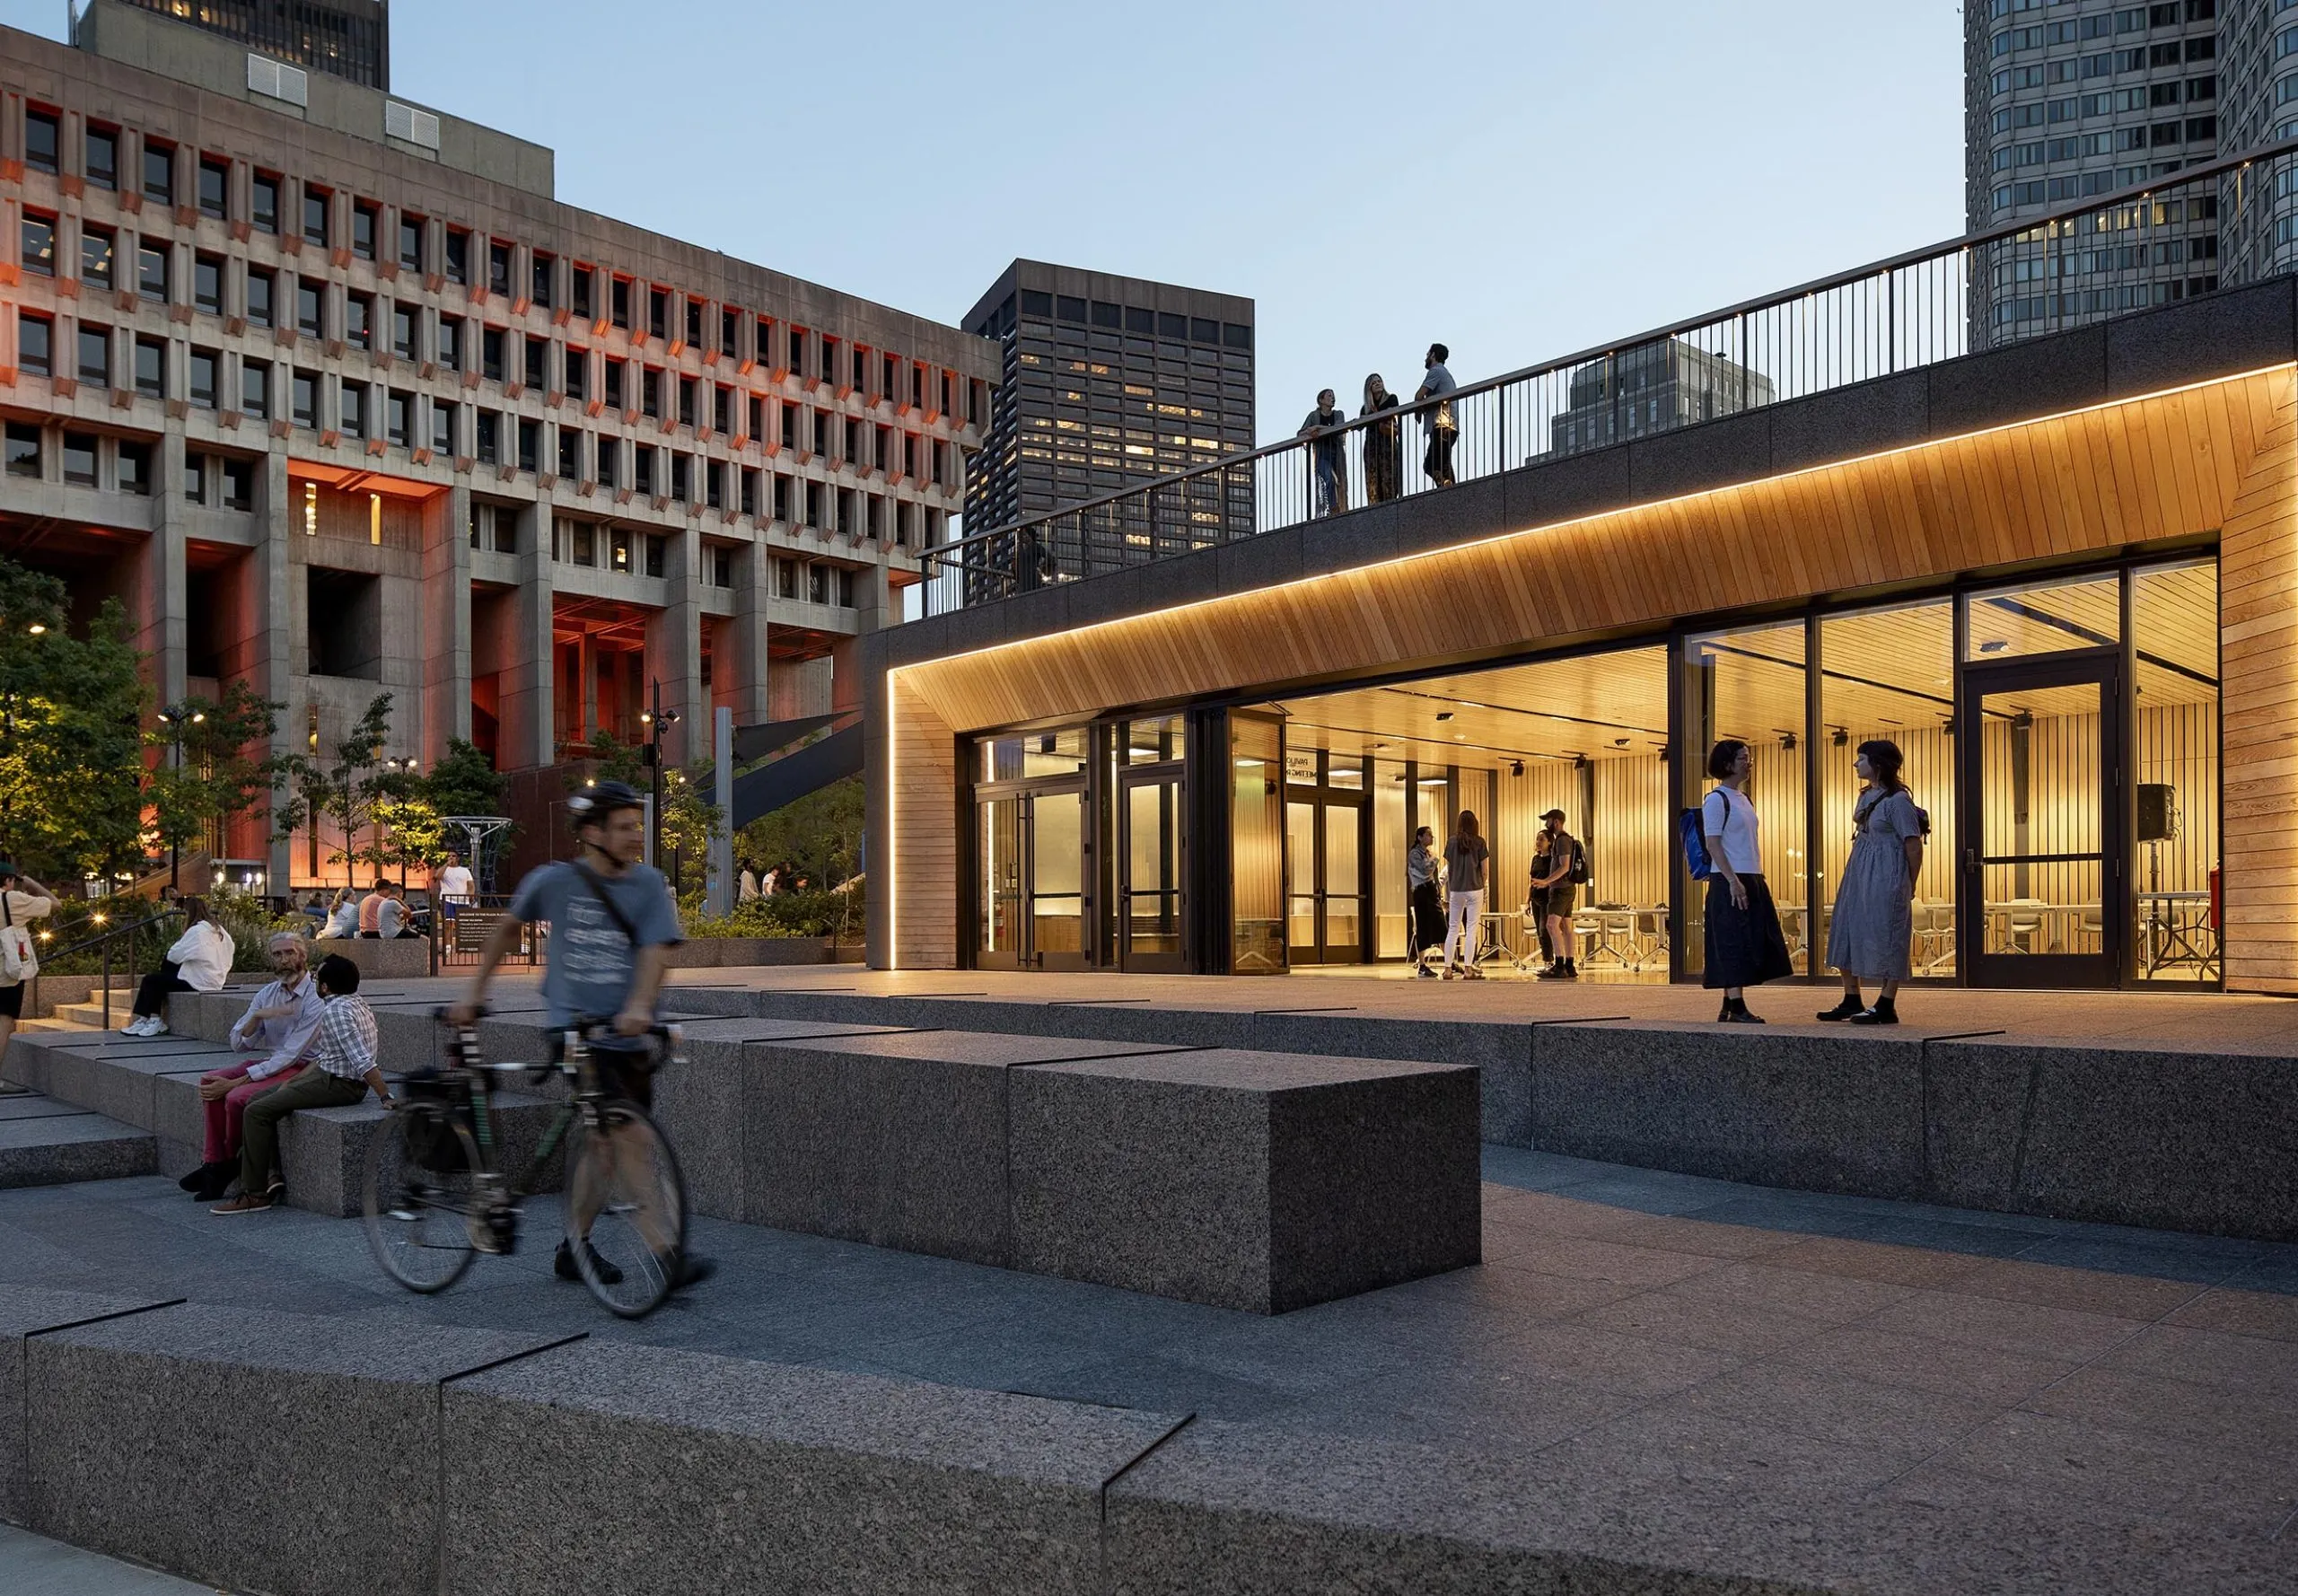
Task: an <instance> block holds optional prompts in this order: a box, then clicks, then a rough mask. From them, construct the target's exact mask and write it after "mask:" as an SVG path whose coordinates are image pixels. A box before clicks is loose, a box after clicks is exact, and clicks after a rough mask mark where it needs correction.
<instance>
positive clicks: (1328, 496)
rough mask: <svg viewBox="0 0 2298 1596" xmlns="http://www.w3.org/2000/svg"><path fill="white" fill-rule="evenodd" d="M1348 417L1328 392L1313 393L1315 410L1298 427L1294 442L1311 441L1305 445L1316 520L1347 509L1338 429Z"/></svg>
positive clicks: (1343, 457) (1345, 469)
mask: <svg viewBox="0 0 2298 1596" xmlns="http://www.w3.org/2000/svg"><path fill="white" fill-rule="evenodd" d="M1347 419H1348V417H1346V415H1345V414H1343V413H1342V411H1341V408H1340V406H1339V405H1338V403H1337V402H1336V401H1335V400H1334V398H1333V391H1332V390H1331V389H1329V388H1325V389H1320V390H1318V392H1317V408H1315V409H1313V410H1311V411H1310V412H1309V416H1308V419H1307V420H1305V421H1303V422H1302V423H1301V430H1300V431H1299V432H1297V433H1294V434H1293V435H1294V437H1296V438H1311V437H1312V438H1314V439H1315V440H1316V442H1315V443H1311V444H1310V445H1309V473H1310V478H1311V486H1312V487H1313V489H1314V492H1315V497H1316V513H1317V514H1318V515H1319V516H1326V515H1338V514H1339V513H1341V512H1342V511H1343V510H1346V509H1347V508H1348V462H1347V457H1346V455H1345V454H1343V453H1342V452H1341V437H1340V428H1341V425H1342V424H1343V423H1345V422H1346V421H1347Z"/></svg>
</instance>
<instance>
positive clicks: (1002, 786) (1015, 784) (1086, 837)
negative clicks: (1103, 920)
mask: <svg viewBox="0 0 2298 1596" xmlns="http://www.w3.org/2000/svg"><path fill="white" fill-rule="evenodd" d="M1086 797H1087V794H1086V783H1085V778H1084V777H1083V776H1050V777H1047V776H1039V777H1028V778H1023V779H1020V780H1015V781H1003V782H981V783H978V784H977V785H975V787H974V789H973V812H974V831H973V837H972V839H971V841H970V843H969V847H970V849H971V851H972V852H973V853H974V854H975V855H976V857H975V860H974V868H973V871H972V875H973V877H974V881H975V883H976V886H975V901H974V906H973V911H972V914H970V915H969V916H968V918H969V920H972V925H971V926H970V928H969V933H968V935H967V939H966V940H967V944H968V952H969V959H970V960H971V965H972V968H974V969H1090V968H1091V960H1092V936H1093V926H1092V915H1093V903H1094V897H1093V883H1092V875H1091V874H1090V871H1091V868H1092V829H1091V828H1092V811H1091V807H1090V805H1089V804H1088V803H1087V802H1086ZM1040 798H1068V799H1074V800H1075V801H1076V803H1077V807H1078V811H1079V813H1078V847H1079V857H1078V876H1077V888H1078V903H1077V912H1078V915H1079V926H1078V940H1079V942H1080V943H1081V944H1082V945H1081V949H1080V951H1077V952H1075V953H1057V954H1054V955H1052V956H1051V957H1052V960H1053V961H1052V962H1050V963H1048V956H1047V955H1046V954H1045V953H1044V952H1042V951H1039V947H1038V945H1037V924H1038V916H1037V907H1036V905H1037V891H1036V889H1035V887H1034V886H1033V884H1032V883H1033V882H1034V881H1035V880H1036V878H1037V865H1038V815H1037V803H1038V800H1039V799H1040ZM1001 799H1003V800H1013V801H1017V802H1020V804H1021V806H1022V812H1021V836H1022V847H1021V855H1020V863H1021V891H1020V894H1019V896H1018V902H1019V904H1020V906H1021V908H1020V916H1021V924H1020V926H1019V929H1018V933H1017V935H1016V937H1015V943H1016V947H1015V951H1014V952H1013V954H1012V955H1011V961H1010V962H1009V961H1008V956H1007V955H1005V954H1003V953H993V954H989V955H987V957H985V955H984V953H983V951H982V947H981V925H980V922H979V920H978V919H977V918H974V916H978V914H979V912H980V908H981V901H980V895H981V892H982V890H984V883H983V882H982V877H981V864H980V859H979V856H978V855H979V854H980V847H981V843H980V837H981V811H982V808H983V806H984V805H986V804H989V803H994V802H998V801H999V800H1001Z"/></svg>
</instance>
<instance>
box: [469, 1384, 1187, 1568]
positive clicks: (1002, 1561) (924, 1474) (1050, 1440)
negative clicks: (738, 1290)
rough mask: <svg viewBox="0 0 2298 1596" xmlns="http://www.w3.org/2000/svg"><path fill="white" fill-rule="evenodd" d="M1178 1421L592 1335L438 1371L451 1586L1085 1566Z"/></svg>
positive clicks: (1095, 1560)
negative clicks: (474, 1370) (1115, 1493)
mask: <svg viewBox="0 0 2298 1596" xmlns="http://www.w3.org/2000/svg"><path fill="white" fill-rule="evenodd" d="M1178 1422H1179V1418H1178V1416H1165V1415H1161V1414H1150V1413H1140V1412H1134V1411H1129V1410H1126V1409H1119V1408H1110V1407H1090V1406H1084V1405H1080V1404H1076V1403H1069V1402H1059V1401H1052V1400H1048V1399H1041V1398H1035V1397H1022V1396H1013V1395H1008V1394H1005V1393H1003V1392H994V1391H976V1390H960V1389H957V1388H954V1387H947V1386H935V1385H923V1384H909V1383H903V1382H897V1381H885V1380H879V1379H875V1378H873V1377H870V1376H866V1375H859V1374H846V1373H839V1372H833V1371H829V1370H821V1369H811V1368H792V1367H783V1366H777V1365H774V1364H757V1363H749V1362H742V1361H738V1360H734V1359H731V1358H722V1357H715V1356H710V1355H704V1354H697V1353H686V1352H674V1351H670V1350H666V1349H662V1348H657V1347H647V1346H628V1345H622V1344H614V1343H609V1342H603V1341H590V1342H584V1343H581V1344H578V1345H575V1346H566V1347H563V1348H560V1349H558V1350H557V1351H553V1352H549V1353H546V1354H543V1355H539V1356H537V1357H534V1358H530V1359H524V1360H522V1361H521V1362H519V1363H515V1364H509V1365H507V1366H505V1367H504V1368H502V1369H500V1370H496V1371H492V1372H487V1373H484V1374H479V1375H475V1376H473V1377H471V1378H470V1379H468V1380H465V1381H458V1382H456V1383H455V1384H453V1385H452V1386H450V1387H448V1388H447V1390H446V1392H445V1398H444V1407H443V1424H444V1431H445V1443H444V1454H445V1469H446V1477H447V1478H450V1479H468V1480H483V1481H485V1482H487V1486H486V1488H485V1489H480V1490H469V1491H456V1492H452V1493H451V1494H450V1495H449V1498H448V1500H447V1503H446V1513H445V1521H444V1525H443V1534H444V1539H445V1542H446V1544H447V1545H449V1546H452V1547H453V1548H456V1554H455V1556H454V1557H451V1558H449V1559H448V1560H447V1563H446V1575H447V1583H446V1585H445V1587H444V1589H445V1590H446V1591H447V1592H449V1593H450V1596H564V1593H565V1592H574V1591H634V1592H636V1591H644V1592H649V1593H650V1596H724V1593H726V1592H754V1591H755V1592H768V1591H772V1592H785V1591H786V1592H823V1593H852V1596H865V1593H872V1596H874V1593H879V1592H902V1593H903V1596H933V1593H937V1592H1031V1596H1039V1593H1044V1596H1062V1593H1065V1592H1075V1593H1078V1596H1085V1593H1087V1592H1099V1591H1101V1590H1102V1589H1103V1586H1102V1583H1101V1490H1102V1487H1103V1485H1104V1483H1105V1482H1106V1481H1108V1480H1109V1479H1110V1478H1112V1477H1114V1476H1116V1475H1117V1474H1118V1473H1119V1472H1121V1471H1122V1470H1123V1469H1125V1468H1126V1466H1127V1464H1129V1463H1131V1462H1132V1461H1133V1460H1135V1459H1136V1458H1138V1457H1139V1456H1140V1455H1141V1454H1142V1453H1143V1452H1145V1451H1148V1450H1149V1449H1150V1448H1151V1447H1152V1446H1153V1445H1154V1444H1155V1443H1157V1441H1158V1440H1159V1439H1160V1438H1161V1437H1162V1436H1163V1435H1164V1434H1167V1433H1169V1432H1170V1431H1171V1429H1172V1428H1173V1426H1174V1425H1176V1424H1177V1423H1178Z"/></svg>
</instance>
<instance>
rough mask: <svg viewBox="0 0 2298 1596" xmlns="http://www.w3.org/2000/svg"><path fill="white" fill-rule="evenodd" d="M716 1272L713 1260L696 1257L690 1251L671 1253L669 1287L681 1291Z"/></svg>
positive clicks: (699, 1283) (716, 1268)
mask: <svg viewBox="0 0 2298 1596" xmlns="http://www.w3.org/2000/svg"><path fill="white" fill-rule="evenodd" d="M717 1272H718V1265H717V1264H716V1262H715V1261H714V1260H713V1259H710V1258H697V1257H696V1256H695V1255H694V1254H692V1253H690V1252H680V1253H676V1254H674V1255H672V1257H671V1290H672V1291H683V1290H684V1289H685V1288H686V1287H688V1286H689V1285H701V1284H702V1283H703V1282H704V1281H706V1280H707V1279H709V1278H710V1277H711V1276H713V1275H715V1274H716V1273H717Z"/></svg>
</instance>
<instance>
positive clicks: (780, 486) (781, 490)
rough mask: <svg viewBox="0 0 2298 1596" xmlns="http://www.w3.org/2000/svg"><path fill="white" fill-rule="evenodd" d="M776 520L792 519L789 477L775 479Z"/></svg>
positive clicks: (786, 596) (784, 595) (785, 595)
mask: <svg viewBox="0 0 2298 1596" xmlns="http://www.w3.org/2000/svg"><path fill="white" fill-rule="evenodd" d="M774 519H775V520H776V521H781V522H786V521H788V520H789V519H790V478H787V477H776V478H775V479H774ZM782 596H783V597H784V598H785V599H786V598H789V597H790V596H791V595H790V594H789V593H788V592H785V593H784V594H783V595H782Z"/></svg>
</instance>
